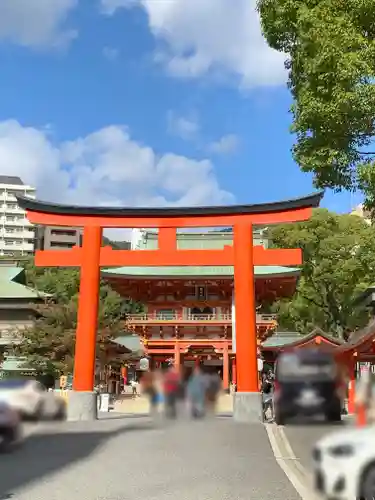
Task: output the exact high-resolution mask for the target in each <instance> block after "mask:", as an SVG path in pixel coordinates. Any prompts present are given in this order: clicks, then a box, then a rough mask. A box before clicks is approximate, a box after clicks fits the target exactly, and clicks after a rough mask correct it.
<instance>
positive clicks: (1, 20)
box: [0, 0, 78, 48]
mask: <svg viewBox="0 0 375 500" xmlns="http://www.w3.org/2000/svg"><path fill="white" fill-rule="evenodd" d="M77 4H78V0H1V1H0V40H1V39H3V40H6V41H10V42H12V43H16V44H19V45H23V46H32V47H38V48H41V47H46V46H53V47H63V46H66V45H67V44H68V43H69V42H70V41H71V40H72V39H73V38H75V36H76V34H77V33H76V31H74V30H69V29H65V27H64V23H65V20H66V18H67V16H68V14H69V13H70V11H71V10H73V9H74V7H76V6H77Z"/></svg>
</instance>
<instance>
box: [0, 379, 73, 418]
mask: <svg viewBox="0 0 375 500" xmlns="http://www.w3.org/2000/svg"><path fill="white" fill-rule="evenodd" d="M0 402H5V403H7V404H9V405H10V406H11V407H12V408H14V409H15V410H17V411H18V412H19V414H20V415H21V417H22V418H25V419H32V420H40V419H64V418H65V411H66V405H65V401H64V400H63V399H62V398H61V397H60V396H58V395H56V394H55V393H54V392H48V391H46V389H45V388H44V386H43V385H42V384H41V383H40V382H38V381H36V380H32V379H31V380H30V379H4V380H0Z"/></svg>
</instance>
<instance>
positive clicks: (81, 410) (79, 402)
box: [68, 226, 102, 420]
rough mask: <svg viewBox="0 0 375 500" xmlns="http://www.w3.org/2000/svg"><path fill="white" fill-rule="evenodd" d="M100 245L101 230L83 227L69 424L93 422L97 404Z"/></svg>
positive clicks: (93, 227) (95, 416)
mask: <svg viewBox="0 0 375 500" xmlns="http://www.w3.org/2000/svg"><path fill="white" fill-rule="evenodd" d="M101 244H102V229H101V227H99V226H87V227H85V228H84V231H83V242H82V263H81V280H80V287H79V303H78V314H77V331H76V345H75V354H74V372H73V391H71V392H70V393H69V401H68V419H69V420H95V419H96V418H97V411H98V410H97V400H96V397H93V387H94V382H95V364H96V337H97V328H98V309H99V281H100V248H101Z"/></svg>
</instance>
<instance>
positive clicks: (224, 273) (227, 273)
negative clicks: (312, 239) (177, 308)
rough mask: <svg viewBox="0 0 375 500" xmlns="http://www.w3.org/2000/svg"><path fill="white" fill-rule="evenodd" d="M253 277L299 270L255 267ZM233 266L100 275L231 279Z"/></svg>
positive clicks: (124, 270) (131, 269) (134, 269)
mask: <svg viewBox="0 0 375 500" xmlns="http://www.w3.org/2000/svg"><path fill="white" fill-rule="evenodd" d="M254 272H255V276H256V277H257V278H262V277H264V278H267V277H268V278H276V277H278V276H298V275H299V273H300V269H299V268H296V267H283V266H255V268H254ZM233 273H234V268H233V266H222V267H217V266H163V267H152V266H147V267H116V268H111V269H103V271H102V274H103V275H104V276H106V277H108V278H109V277H111V276H114V277H115V276H117V277H124V278H125V277H126V278H131V277H134V278H136V277H138V278H141V277H142V278H145V277H150V278H151V277H171V278H172V277H174V278H178V277H181V278H189V277H213V278H220V277H222V278H232V277H233Z"/></svg>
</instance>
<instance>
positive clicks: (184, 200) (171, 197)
mask: <svg viewBox="0 0 375 500" xmlns="http://www.w3.org/2000/svg"><path fill="white" fill-rule="evenodd" d="M0 173H1V174H2V175H18V176H20V177H21V178H22V180H23V181H24V182H25V183H27V184H30V185H32V186H36V187H37V195H38V198H41V199H44V200H49V201H55V202H61V203H75V204H79V205H114V206H126V205H127V206H182V205H187V206H189V205H207V204H223V203H231V202H233V199H234V198H233V195H232V194H231V193H229V192H228V191H225V190H224V189H221V187H220V185H219V183H218V180H217V178H216V175H215V170H214V166H213V164H212V163H211V162H210V160H201V161H198V160H194V159H190V158H186V157H184V156H178V155H175V154H173V153H166V154H164V155H161V156H158V155H156V154H155V152H154V151H153V150H152V148H150V147H147V146H145V145H142V144H140V143H138V142H135V141H134V140H132V138H131V137H130V134H129V131H128V130H127V128H126V127H119V126H108V127H106V128H103V129H100V130H98V131H96V132H94V133H92V134H89V135H87V136H85V137H81V138H77V139H74V140H72V141H69V142H65V143H61V144H53V142H52V136H51V132H50V130H49V129H36V128H33V127H23V126H22V125H21V124H20V123H18V122H17V121H15V120H9V121H5V122H0Z"/></svg>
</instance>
